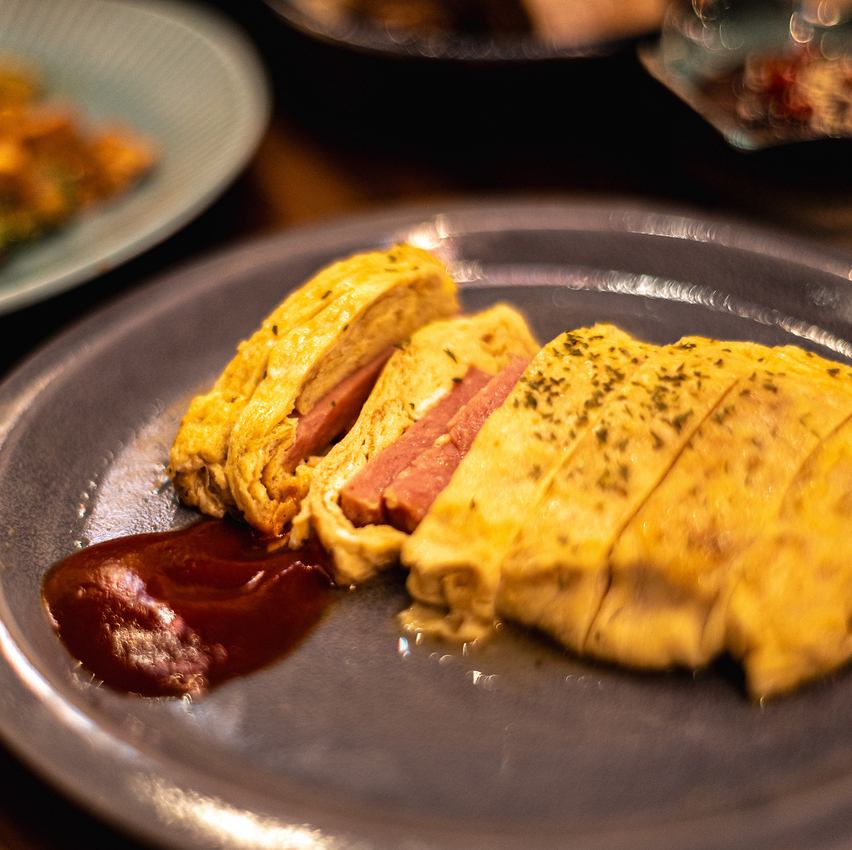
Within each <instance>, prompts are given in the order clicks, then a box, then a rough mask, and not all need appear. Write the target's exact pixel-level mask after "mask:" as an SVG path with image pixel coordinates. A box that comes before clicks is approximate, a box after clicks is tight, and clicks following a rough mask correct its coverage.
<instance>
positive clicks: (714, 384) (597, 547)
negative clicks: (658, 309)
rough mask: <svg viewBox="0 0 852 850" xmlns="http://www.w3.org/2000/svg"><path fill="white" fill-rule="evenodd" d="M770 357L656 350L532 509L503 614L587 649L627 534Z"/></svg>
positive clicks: (736, 348)
mask: <svg viewBox="0 0 852 850" xmlns="http://www.w3.org/2000/svg"><path fill="white" fill-rule="evenodd" d="M764 352H765V349H763V348H762V347H761V346H757V345H752V344H749V343H720V342H715V341H713V340H708V339H702V338H697V337H695V338H686V339H684V340H682V341H680V342H679V343H676V344H674V345H669V346H662V347H659V348H655V349H651V350H650V352H649V354H648V357H647V359H646V360H645V362H644V363H643V364H642V365H641V366H640V368H639V369H638V370H637V371H636V372H634V373H633V375H632V376H631V378H630V380H629V381H628V382H627V383H626V384H625V386H624V388H623V389H622V390H621V391H620V392H618V393H617V394H615V395H614V396H613V397H612V398H610V399H609V400H608V402H607V403H606V404H605V405H604V407H603V409H602V411H601V413H600V416H599V417H598V419H597V421H596V422H595V424H594V426H593V427H592V428H591V430H590V431H589V432H588V433H586V434H584V435H583V436H582V438H581V439H579V440H578V442H577V443H576V445H574V446H573V448H572V449H571V451H570V452H568V453H566V456H565V457H564V459H563V460H562V463H561V464H560V466H559V468H558V470H556V472H555V474H554V475H553V476H552V477H551V479H550V481H549V483H548V486H547V488H546V489H545V490H544V491H543V493H542V494H541V495H540V496H539V498H538V499H537V502H536V504H535V506H534V507H532V508H531V510H530V511H529V512H528V515H527V518H526V521H525V522H524V524H523V526H522V528H521V529H520V531H519V533H518V535H517V537H516V538H515V540H514V542H513V544H512V546H511V549H510V551H509V552H508V554H507V555H506V557H505V558H504V560H503V563H502V574H501V580H500V586H499V592H498V597H497V609H498V612H499V613H500V614H501V615H502V616H505V617H507V618H509V619H512V620H515V621H517V622H520V623H523V624H524V625H528V626H533V627H535V628H538V629H541V630H542V631H544V632H546V633H548V634H550V635H551V636H552V637H554V638H556V639H557V640H558V641H559V642H560V643H562V644H563V645H564V646H566V647H568V648H569V649H571V650H573V651H575V652H578V653H580V652H583V651H584V650H585V648H586V638H587V636H588V634H589V631H590V628H591V626H592V623H593V621H594V618H595V616H596V614H597V612H598V608H599V606H600V604H601V601H602V599H603V598H604V595H605V593H606V590H607V585H608V581H609V558H610V553H611V550H612V547H613V545H614V544H615V542H616V541H617V539H618V537H619V535H620V534H621V531H622V529H623V528H624V527H625V526H626V525H627V523H628V522H629V521H630V520H631V518H632V517H633V516H634V515H635V514H636V512H637V511H638V510H639V509H640V508H641V507H642V505H643V503H644V502H645V500H646V499H647V498H648V497H649V496H650V495H651V493H652V492H653V491H654V489H655V488H656V487H657V485H658V484H659V483H660V481H661V480H662V479H663V478H664V477H665V476H666V474H667V473H668V471H669V469H670V468H671V466H672V464H674V462H675V461H676V460H677V458H678V456H679V454H680V452H681V451H682V449H683V448H684V446H685V445H686V444H687V442H688V441H689V440H690V438H691V437H692V435H693V433H694V432H695V431H696V430H697V429H698V427H699V426H700V424H701V423H702V421H703V420H704V418H705V417H706V416H707V415H708V414H710V413H711V412H712V411H713V409H714V408H715V407H716V405H717V404H718V402H719V400H720V399H721V398H723V397H724V396H725V394H726V393H727V392H728V391H729V390H730V388H731V386H732V385H733V384H734V383H735V382H736V380H737V379H738V377H739V376H740V375H743V374H749V373H750V372H752V371H753V370H754V368H755V367H756V365H757V359H758V358H759V357H761V356H762V353H764Z"/></svg>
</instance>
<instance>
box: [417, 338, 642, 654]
mask: <svg viewBox="0 0 852 850" xmlns="http://www.w3.org/2000/svg"><path fill="white" fill-rule="evenodd" d="M651 348H653V346H648V345H646V344H644V343H641V342H637V341H636V340H634V339H633V338H632V337H630V336H629V335H628V334H626V333H624V332H623V331H621V330H619V329H618V328H615V327H613V326H612V325H595V326H593V327H591V328H581V329H579V330H576V331H571V332H566V333H563V334H561V335H560V336H558V337H556V339H554V340H552V341H551V342H549V343H548V344H547V345H545V346H544V348H542V349H541V351H540V352H539V353H538V354H537V355H536V357H535V358H534V360H533V361H532V363H530V365H529V367H528V368H527V370H526V372H525V373H524V375H523V376H522V377H521V379H520V381H519V382H518V384H517V385H516V386H515V388H514V390H513V391H512V392H511V393H510V395H509V397H508V398H507V400H506V402H505V403H504V404H503V406H502V407H500V408H499V409H498V410H496V411H495V412H494V413H493V414H492V415H491V417H490V418H489V419H488V420H487V421H486V422H485V424H484V426H483V427H482V430H481V431H480V432H479V434H478V435H477V437H476V439H475V440H474V443H473V446H472V447H471V450H470V452H469V453H468V454H467V456H466V457H465V458H464V460H463V461H462V462H461V464H460V465H459V467H458V469H457V470H456V472H455V474H454V475H453V478H452V480H451V481H450V484H449V486H448V487H447V488H446V489H445V490H444V491H443V492H442V493H441V494H440V495H439V496H438V498H437V499H436V500H435V502H434V503H433V505H432V507H431V509H430V511H429V513H428V514H426V517H425V518H424V520H423V521H422V522H421V524H420V525H419V526H418V528H417V529H416V530H415V532H414V533H413V534H412V535H411V537H410V538H408V539H407V540H406V541H405V543H404V545H403V548H402V555H401V559H402V563H403V565H404V566H407V567H408V568H409V569H410V571H411V572H410V574H409V577H408V591H409V593H410V594H411V595H412V596H413V597H414V599H415V604H414V605H412V607H411V608H410V609H408V610H407V611H405V612H403V614H402V615H401V618H402V622H403V625H404V627H405V628H406V629H408V630H410V631H422V632H426V633H431V634H437V635H440V636H444V637H449V638H451V639H456V640H474V639H477V638H480V637H482V636H484V635H485V634H487V633H488V631H489V630H490V629H491V627H492V625H493V623H494V620H495V601H496V595H497V587H498V584H499V581H500V571H501V565H502V562H503V559H504V558H505V556H506V553H507V551H508V549H509V547H510V545H511V543H512V541H513V540H514V538H515V535H516V534H517V533H518V530H519V529H520V528H521V526H522V525H523V524H524V522H525V521H526V519H527V517H528V514H529V512H530V511H531V510H532V509H533V506H534V505H535V503H536V501H537V499H538V497H539V495H540V494H541V493H542V492H543V491H544V490H545V488H546V487H547V484H548V482H549V481H550V478H551V476H552V475H553V474H554V472H555V470H556V469H557V468H558V466H559V464H560V462H561V461H562V459H563V458H564V457H565V455H566V454H568V453H570V451H571V450H572V448H573V447H574V446H575V445H576V443H577V442H578V441H579V440H581V439H582V438H583V436H584V435H585V434H586V433H588V432H589V431H590V430H591V429H592V428H593V426H594V423H595V420H596V419H597V417H598V416H599V414H600V411H601V409H602V406H603V405H604V404H605V403H606V401H607V399H608V398H609V397H610V396H611V395H613V394H615V393H618V392H619V391H620V390H621V388H622V387H623V386H625V384H626V382H627V381H629V379H630V376H631V374H632V372H633V371H635V370H637V369H638V368H639V367H640V365H641V363H642V362H643V361H644V360H645V358H646V356H647V353H648V351H649V350H650V349H651Z"/></svg>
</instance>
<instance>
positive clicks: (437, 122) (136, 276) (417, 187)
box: [0, 0, 852, 850]
mask: <svg viewBox="0 0 852 850" xmlns="http://www.w3.org/2000/svg"><path fill="white" fill-rule="evenodd" d="M220 6H221V8H222V9H223V10H225V11H226V12H227V14H229V15H231V17H232V18H234V20H235V21H237V22H238V24H239V25H240V26H242V27H243V28H244V29H245V30H246V31H247V32H248V33H249V35H250V37H251V38H252V39H253V40H254V41H255V43H256V44H257V45H258V47H259V49H260V50H261V52H262V54H263V56H264V59H265V62H266V65H267V69H268V71H269V74H270V77H271V80H272V83H273V88H274V95H275V104H274V114H273V118H272V122H271V125H270V127H269V130H268V132H267V134H266V135H265V137H264V139H263V141H262V143H261V146H260V149H259V151H258V153H257V155H256V157H255V158H254V159H253V161H252V162H251V164H250V165H249V167H248V168H247V170H246V171H245V173H244V174H242V175H241V176H240V177H239V178H238V179H237V181H236V182H235V183H234V185H233V186H232V187H231V188H230V189H229V190H228V191H227V192H225V194H224V195H223V196H222V197H221V198H220V199H219V200H218V201H217V202H216V203H215V204H214V205H213V206H212V207H211V208H210V209H209V210H208V211H207V212H206V213H204V214H203V215H202V216H201V217H200V218H198V219H197V220H196V221H195V222H194V223H193V224H191V225H189V226H188V227H186V228H185V229H184V230H183V231H182V232H180V233H179V234H177V235H175V236H174V237H172V238H171V239H169V240H168V241H167V242H166V243H164V244H162V245H160V246H158V247H156V248H154V249H152V250H151V251H149V252H148V253H147V254H146V255H144V256H143V257H140V258H138V259H136V260H134V261H132V262H130V263H128V264H126V265H125V266H122V267H121V268H118V269H116V270H114V271H112V272H110V273H108V274H106V275H104V276H103V277H101V278H99V279H97V280H94V281H91V282H90V283H87V284H85V285H84V286H81V287H78V288H76V289H74V290H72V291H70V292H67V293H65V294H62V295H60V296H58V297H55V298H52V299H50V300H49V301H47V302H44V303H41V304H37V305H34V306H31V307H29V308H26V309H24V310H20V311H18V312H17V313H14V314H13V315H10V316H6V317H2V318H0V340H2V346H0V374H5V373H6V372H7V371H8V370H10V369H13V368H14V367H15V365H16V364H17V363H19V362H20V361H21V360H22V359H23V358H25V357H26V356H27V355H28V354H29V353H30V352H32V351H34V350H35V349H37V348H38V346H39V345H40V344H41V343H42V342H43V341H44V340H46V339H47V338H49V337H51V336H53V335H54V334H56V333H58V332H60V331H61V330H62V329H63V328H65V327H67V326H68V325H69V324H71V323H73V322H74V321H76V320H77V319H78V318H79V317H82V316H84V315H86V314H87V313H88V312H90V311H91V310H93V309H96V308H97V307H99V306H101V305H103V304H105V303H107V302H109V301H111V300H112V299H114V298H118V297H121V295H122V294H124V293H126V292H128V291H130V290H132V289H134V288H135V287H137V286H142V285H144V284H145V282H146V281H147V280H149V279H151V278H152V277H153V276H156V275H158V274H160V273H162V272H165V271H166V270H170V269H172V268H174V267H175V266H177V265H180V264H183V263H188V262H191V261H193V260H195V259H196V258H198V257H201V256H203V255H204V254H206V253H209V252H211V251H214V250H221V249H223V248H226V247H227V246H229V245H231V244H235V243H237V242H239V241H240V240H243V239H245V238H247V237H250V236H256V235H261V234H264V233H272V232H275V231H278V230H281V229H284V228H290V227H293V226H296V225H302V224H307V223H312V222H320V221H323V220H325V219H327V218H330V217H333V216H336V215H339V214H349V213H358V212H360V211H366V210H375V209H384V208H387V207H388V206H389V205H393V204H401V203H413V202H418V201H423V202H426V201H429V202H441V201H443V200H451V199H452V200H458V199H463V198H467V197H471V196H477V197H486V198H494V199H499V198H502V197H507V196H515V195H519V194H525V195H536V196H546V197H551V198H564V199H566V200H570V199H577V198H584V199H588V198H594V199H626V200H627V199H629V200H632V201H636V200H640V201H643V202H646V203H648V204H655V203H656V204H661V205H669V206H670V205H672V204H674V205H677V206H681V207H686V208H689V209H694V210H696V211H698V212H701V211H706V212H708V213H711V214H713V215H732V216H735V217H738V218H748V219H750V220H752V221H757V222H760V223H761V224H764V225H771V226H775V227H778V228H783V229H786V230H789V231H791V232H795V233H797V234H798V235H800V236H801V235H806V236H811V237H813V238H814V239H818V240H822V241H824V242H826V243H827V244H830V245H832V246H833V247H834V248H839V249H841V250H843V251H848V252H849V253H850V255H852V192H851V191H850V189H852V169H850V167H849V154H850V143H848V142H824V143H819V144H811V145H807V146H804V145H803V146H799V147H789V148H786V149H777V150H771V151H766V152H764V153H760V154H750V155H746V154H741V153H737V152H735V151H733V150H731V149H729V148H728V147H727V146H726V145H725V144H724V143H723V142H722V141H721V139H720V138H719V137H718V136H717V135H716V134H715V133H714V131H713V130H712V129H710V128H709V127H708V126H707V125H705V124H704V123H703V122H702V121H701V120H700V119H699V118H698V117H697V116H695V115H694V114H692V113H690V112H689V111H688V110H687V109H686V108H685V107H683V106H682V105H681V104H680V103H679V101H677V100H676V99H675V98H674V97H673V96H672V95H671V94H669V93H668V92H667V91H666V90H664V89H663V88H661V87H660V86H659V85H658V84H657V83H655V82H654V81H652V80H651V79H650V78H649V77H647V75H646V74H645V73H644V72H643V71H642V69H641V67H640V66H639V63H638V62H637V60H636V58H635V56H634V55H633V53H632V51H630V50H628V51H624V52H622V53H620V54H617V55H615V56H611V57H607V58H600V59H591V60H586V61H583V62H563V63H551V64H547V65H544V66H527V67H522V68H486V67H466V68H461V69H459V68H447V67H438V68H430V67H426V66H422V65H418V64H417V63H402V64H401V65H397V66H394V67H392V68H389V67H388V65H387V64H386V63H385V62H383V61H380V60H375V59H371V58H369V57H363V56H356V55H339V54H336V53H335V52H334V51H333V50H331V49H329V48H325V47H318V46H316V45H312V44H310V43H309V42H307V41H306V40H305V39H303V38H301V37H298V36H296V35H294V34H292V33H289V32H287V31H285V30H284V29H282V28H281V27H280V26H278V25H277V22H276V21H275V20H274V19H273V17H272V15H271V14H270V13H269V12H267V11H266V9H265V8H264V7H262V6H261V5H259V4H258V5H255V4H254V3H251V2H248V1H247V2H244V3H242V4H237V3H231V4H227V3H226V2H225V0H221V2H220ZM235 9H238V11H235ZM0 788H2V789H3V791H4V793H3V794H2V796H0V848H10V849H11V850H24V848H26V849H27V850H36V848H45V850H48V849H49V850H56V848H78V847H84V846H89V847H110V848H115V847H131V848H132V847H134V846H138V845H136V844H134V842H133V841H132V840H130V839H126V838H125V837H124V836H123V835H121V834H120V833H117V832H114V831H113V830H112V829H111V828H109V827H108V826H106V825H103V824H101V823H100V822H98V821H97V820H95V819H93V818H92V817H91V816H89V815H88V814H86V813H84V812H82V811H80V810H79V809H78V808H77V807H76V806H74V805H73V804H72V803H70V802H67V801H66V800H65V799H64V798H62V797H61V796H60V795H58V794H57V793H55V792H54V791H53V790H52V789H51V788H50V787H49V786H48V785H46V784H45V783H44V782H42V781H41V780H40V779H39V778H37V777H36V776H34V775H33V774H32V773H31V772H30V771H29V770H28V769H27V768H26V767H25V766H22V765H21V764H20V763H19V762H18V761H17V760H16V758H15V757H14V756H13V755H11V754H10V753H9V752H7V751H5V750H2V749H0Z"/></svg>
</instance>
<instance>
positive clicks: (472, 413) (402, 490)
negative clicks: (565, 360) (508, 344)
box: [384, 357, 529, 533]
mask: <svg viewBox="0 0 852 850" xmlns="http://www.w3.org/2000/svg"><path fill="white" fill-rule="evenodd" d="M528 363H529V361H528V360H525V359H524V358H522V357H515V358H513V359H512V361H511V362H510V363H509V365H508V366H506V367H504V368H503V370H502V371H501V372H499V373H498V374H497V375H495V376H494V377H493V378H492V379H491V380H490V381H489V382H488V383H487V384H486V385H485V386H484V387H483V388H482V389H481V390H479V392H478V393H477V394H476V395H475V396H474V397H473V398H472V399H471V400H470V401H469V402H468V403H467V404H466V405H465V406H464V407H463V408H462V409H461V410H459V412H458V413H456V415H455V416H454V417H453V418H452V419H451V420H450V422H449V424H448V426H447V433H446V437H445V438H443V437H442V438H441V439H439V440H438V441H437V442H436V443H435V444H434V445H432V446H431V447H430V448H428V449H426V451H424V452H422V453H421V454H420V455H419V456H417V457H415V458H414V459H413V460H412V461H411V463H409V464H408V466H406V467H405V469H403V470H402V471H401V472H400V473H399V475H397V477H396V478H395V479H394V481H393V482H392V483H391V484H390V485H389V486H388V487H386V488H385V491H384V505H385V510H386V512H387V515H388V519H389V521H390V524H391V525H393V526H394V527H395V528H398V529H400V530H401V531H407V532H409V533H410V532H412V531H414V529H415V528H417V526H418V525H419V524H420V520H422V519H423V517H424V516H425V515H426V512H427V511H428V510H429V508H430V507H431V506H432V502H434V501H435V499H436V498H437V496H438V494H439V493H440V492H441V490H443V489H444V487H446V486H447V484H449V483H450V478H452V475H453V473H454V472H455V470H456V467H457V466H458V465H459V463H461V460H462V458H463V457H464V456H465V455H466V454H467V452H468V450H469V449H470V447H471V445H473V441H474V439H475V438H476V435H477V434H478V433H479V429H480V428H481V427H482V426H483V425H484V424H485V420H486V419H487V418H488V417H489V416H490V415H491V414H492V413H493V412H494V411H495V410H496V409H497V408H498V407H500V405H501V404H503V402H504V401H505V400H506V397H507V396H508V395H509V393H510V392H511V391H512V388H513V387H514V386H515V384H516V383H517V382H518V379H519V378H520V377H521V375H522V374H523V373H524V370H525V369H526V368H527V365H528Z"/></svg>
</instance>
